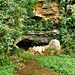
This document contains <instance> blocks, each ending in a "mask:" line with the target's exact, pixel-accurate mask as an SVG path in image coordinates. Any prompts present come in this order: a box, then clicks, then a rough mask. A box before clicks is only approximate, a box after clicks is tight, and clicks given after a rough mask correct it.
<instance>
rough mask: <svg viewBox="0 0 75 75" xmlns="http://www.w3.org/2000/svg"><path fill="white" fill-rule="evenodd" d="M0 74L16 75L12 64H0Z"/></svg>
mask: <svg viewBox="0 0 75 75" xmlns="http://www.w3.org/2000/svg"><path fill="white" fill-rule="evenodd" d="M0 75H17V74H16V72H15V71H14V66H13V65H6V66H0Z"/></svg>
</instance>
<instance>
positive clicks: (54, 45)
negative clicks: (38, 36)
mask: <svg viewBox="0 0 75 75" xmlns="http://www.w3.org/2000/svg"><path fill="white" fill-rule="evenodd" d="M48 45H50V47H52V48H56V49H57V50H58V51H59V52H60V51H61V46H60V42H59V40H57V39H53V40H51V41H50V43H49V44H48Z"/></svg>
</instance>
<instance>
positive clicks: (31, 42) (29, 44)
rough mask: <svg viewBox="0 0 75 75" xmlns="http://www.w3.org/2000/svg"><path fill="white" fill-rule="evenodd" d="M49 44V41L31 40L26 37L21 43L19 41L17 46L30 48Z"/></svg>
mask: <svg viewBox="0 0 75 75" xmlns="http://www.w3.org/2000/svg"><path fill="white" fill-rule="evenodd" d="M45 45H48V43H45V42H44V43H42V42H40V41H37V42H35V41H34V40H29V39H24V40H22V41H20V42H19V43H17V46H18V47H19V48H22V49H25V50H28V49H29V47H33V46H45Z"/></svg>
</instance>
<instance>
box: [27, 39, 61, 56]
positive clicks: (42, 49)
mask: <svg viewBox="0 0 75 75" xmlns="http://www.w3.org/2000/svg"><path fill="white" fill-rule="evenodd" d="M53 48H55V50H54V49H53ZM60 52H61V46H60V42H59V40H57V39H53V40H51V41H50V42H49V44H48V45H46V46H36V47H35V46H34V47H32V48H31V47H30V48H29V50H28V53H29V54H34V55H35V54H36V55H55V54H60Z"/></svg>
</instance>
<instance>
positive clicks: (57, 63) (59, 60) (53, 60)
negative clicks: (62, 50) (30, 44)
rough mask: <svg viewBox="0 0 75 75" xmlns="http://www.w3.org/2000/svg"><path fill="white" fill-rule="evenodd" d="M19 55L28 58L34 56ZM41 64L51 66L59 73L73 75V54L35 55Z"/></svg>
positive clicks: (74, 61) (74, 73)
mask: <svg viewBox="0 0 75 75" xmlns="http://www.w3.org/2000/svg"><path fill="white" fill-rule="evenodd" d="M20 56H21V57H23V58H26V59H30V58H34V57H36V56H34V55H29V54H26V55H25V54H20ZM36 59H37V60H38V62H39V63H40V64H41V65H42V66H46V67H48V68H52V69H53V70H55V71H56V72H59V73H60V75H75V54H71V55H55V56H49V55H48V56H38V57H36Z"/></svg>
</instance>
